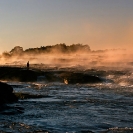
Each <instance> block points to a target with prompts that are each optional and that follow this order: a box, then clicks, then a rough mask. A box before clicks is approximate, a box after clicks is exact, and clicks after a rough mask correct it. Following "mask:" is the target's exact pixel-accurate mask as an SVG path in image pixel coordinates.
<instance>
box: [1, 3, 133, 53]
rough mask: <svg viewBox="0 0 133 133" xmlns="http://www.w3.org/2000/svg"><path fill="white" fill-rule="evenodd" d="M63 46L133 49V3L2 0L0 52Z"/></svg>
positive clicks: (94, 48) (92, 48) (95, 48)
mask: <svg viewBox="0 0 133 133" xmlns="http://www.w3.org/2000/svg"><path fill="white" fill-rule="evenodd" d="M59 43H65V44H67V45H71V44H77V43H81V44H88V45H89V46H90V48H91V50H101V49H117V48H120V49H129V50H131V49H133V0H0V53H2V52H5V51H10V50H11V49H12V48H14V47H15V46H21V47H23V49H24V50H25V49H27V48H36V47H41V46H47V45H55V44H59Z"/></svg>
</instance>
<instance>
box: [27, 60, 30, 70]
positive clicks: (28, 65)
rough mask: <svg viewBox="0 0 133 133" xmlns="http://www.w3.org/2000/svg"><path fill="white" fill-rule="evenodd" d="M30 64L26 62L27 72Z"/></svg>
mask: <svg viewBox="0 0 133 133" xmlns="http://www.w3.org/2000/svg"><path fill="white" fill-rule="evenodd" d="M29 67H30V64H29V61H28V62H27V70H29Z"/></svg>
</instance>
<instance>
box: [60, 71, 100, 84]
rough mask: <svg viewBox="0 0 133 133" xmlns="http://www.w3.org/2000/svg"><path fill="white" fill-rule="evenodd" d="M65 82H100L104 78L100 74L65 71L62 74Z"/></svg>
mask: <svg viewBox="0 0 133 133" xmlns="http://www.w3.org/2000/svg"><path fill="white" fill-rule="evenodd" d="M61 77H62V78H63V80H64V83H65V84H76V83H80V84H85V83H100V82H102V80H101V79H100V78H99V77H98V76H94V75H89V74H84V73H64V74H62V75H61Z"/></svg>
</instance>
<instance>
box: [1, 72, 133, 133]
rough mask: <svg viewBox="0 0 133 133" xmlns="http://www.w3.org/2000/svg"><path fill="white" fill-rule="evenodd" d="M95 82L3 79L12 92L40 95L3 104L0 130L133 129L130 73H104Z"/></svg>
mask: <svg viewBox="0 0 133 133" xmlns="http://www.w3.org/2000/svg"><path fill="white" fill-rule="evenodd" d="M101 78H102V79H103V83H99V84H64V83H59V82H50V83H48V82H45V81H39V80H38V81H37V82H34V83H20V82H7V83H8V84H11V85H12V87H13V88H14V91H15V92H23V93H29V94H34V95H40V94H41V95H44V97H43V98H32V99H23V100H19V101H18V102H17V103H14V104H7V105H5V106H6V110H4V111H1V112H0V113H1V114H0V131H1V132H15V133H17V132H18V133H19V132H38V133H42V132H47V133H51V132H52V133H89V132H94V133H102V132H107V133H116V132H117V133H118V132H121V133H123V132H128V133H130V132H133V73H132V72H131V71H124V70H123V71H121V73H118V71H115V70H113V72H112V73H111V72H109V73H108V72H107V73H106V75H103V76H101Z"/></svg>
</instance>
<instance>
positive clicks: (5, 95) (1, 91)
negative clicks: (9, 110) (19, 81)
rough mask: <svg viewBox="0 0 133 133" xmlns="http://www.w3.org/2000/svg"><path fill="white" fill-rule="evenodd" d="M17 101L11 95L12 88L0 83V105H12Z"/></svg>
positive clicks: (12, 94)
mask: <svg viewBox="0 0 133 133" xmlns="http://www.w3.org/2000/svg"><path fill="white" fill-rule="evenodd" d="M16 101H18V98H17V97H16V96H15V95H14V93H13V88H12V87H11V86H10V85H8V84H6V83H3V82H0V104H5V103H12V102H16Z"/></svg>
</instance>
